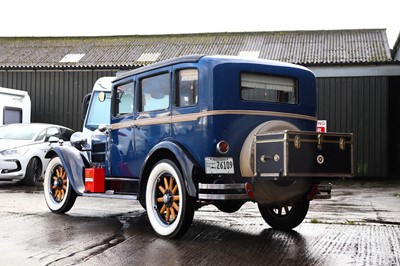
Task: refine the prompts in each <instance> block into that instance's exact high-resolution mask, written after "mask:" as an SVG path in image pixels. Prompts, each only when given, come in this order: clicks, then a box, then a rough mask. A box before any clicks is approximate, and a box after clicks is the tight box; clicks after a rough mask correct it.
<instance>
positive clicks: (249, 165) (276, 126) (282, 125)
mask: <svg viewBox="0 0 400 266" xmlns="http://www.w3.org/2000/svg"><path fill="white" fill-rule="evenodd" d="M282 130H299V129H298V128H297V127H296V126H295V125H293V124H291V123H289V122H286V121H282V120H273V121H268V122H265V123H262V124H261V125H259V126H257V127H256V128H255V129H253V130H252V131H251V132H250V134H249V135H248V136H247V138H246V140H245V141H244V143H243V146H242V150H241V152H240V173H241V174H242V176H243V177H254V171H253V167H254V154H253V151H254V136H255V135H256V134H263V133H268V132H273V131H282Z"/></svg>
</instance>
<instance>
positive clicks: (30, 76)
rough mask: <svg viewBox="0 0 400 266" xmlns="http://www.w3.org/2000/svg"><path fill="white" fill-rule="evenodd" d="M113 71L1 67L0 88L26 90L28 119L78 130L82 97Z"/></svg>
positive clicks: (80, 127) (113, 73) (79, 128)
mask: <svg viewBox="0 0 400 266" xmlns="http://www.w3.org/2000/svg"><path fill="white" fill-rule="evenodd" d="M116 72H117V71H116V70H35V71H33V70H32V71H29V70H4V71H0V87H7V88H11V89H17V90H23V91H27V92H28V93H29V95H30V97H31V102H32V115H31V121H32V122H45V123H54V124H60V125H64V126H67V127H69V128H72V129H74V130H79V131H82V123H83V121H82V120H81V109H82V106H81V105H82V99H83V96H84V95H86V94H87V93H90V92H91V90H92V88H93V85H94V83H95V81H96V80H97V79H98V78H100V77H103V76H115V74H116Z"/></svg>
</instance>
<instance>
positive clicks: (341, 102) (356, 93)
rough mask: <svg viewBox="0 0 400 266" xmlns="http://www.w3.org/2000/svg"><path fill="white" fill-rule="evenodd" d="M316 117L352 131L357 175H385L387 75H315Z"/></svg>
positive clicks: (335, 127)
mask: <svg viewBox="0 0 400 266" xmlns="http://www.w3.org/2000/svg"><path fill="white" fill-rule="evenodd" d="M317 83H318V112H317V113H318V119H322V120H327V121H328V131H331V132H335V131H336V132H352V133H354V140H355V143H354V148H355V149H354V166H355V169H354V170H355V174H356V175H357V176H371V177H386V176H388V138H387V136H388V104H387V103H388V78H387V77H375V76H374V77H333V78H318V82H317Z"/></svg>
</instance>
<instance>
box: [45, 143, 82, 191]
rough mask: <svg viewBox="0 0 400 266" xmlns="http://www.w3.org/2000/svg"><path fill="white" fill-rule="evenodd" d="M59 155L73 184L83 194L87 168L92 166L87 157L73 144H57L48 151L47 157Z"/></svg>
mask: <svg viewBox="0 0 400 266" xmlns="http://www.w3.org/2000/svg"><path fill="white" fill-rule="evenodd" d="M54 156H58V157H59V158H60V160H61V163H62V165H63V167H64V169H65V171H66V172H67V176H68V177H69V178H70V181H71V186H72V188H73V189H74V190H75V192H76V193H77V194H78V195H79V196H81V195H82V194H83V192H84V191H85V183H84V178H85V168H86V167H89V166H90V163H89V161H88V160H87V159H86V157H85V156H84V155H83V154H82V153H81V152H80V151H79V150H78V149H76V148H74V147H72V146H56V147H53V148H52V149H51V150H50V151H48V152H47V153H46V156H45V157H46V158H52V157H54Z"/></svg>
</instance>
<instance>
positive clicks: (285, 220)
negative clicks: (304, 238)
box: [258, 199, 310, 230]
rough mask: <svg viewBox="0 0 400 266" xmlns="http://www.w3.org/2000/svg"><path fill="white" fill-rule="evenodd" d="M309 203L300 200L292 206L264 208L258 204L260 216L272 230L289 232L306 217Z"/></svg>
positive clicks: (264, 206) (305, 200)
mask: <svg viewBox="0 0 400 266" xmlns="http://www.w3.org/2000/svg"><path fill="white" fill-rule="evenodd" d="M309 206H310V201H309V200H308V199H302V200H300V201H299V202H297V203H295V204H293V205H286V206H274V207H271V206H266V205H263V204H258V209H259V211H260V213H261V216H262V217H263V218H264V220H265V221H266V222H267V224H268V225H270V226H271V227H272V228H274V229H278V230H291V229H293V228H295V227H296V226H298V225H299V224H301V222H302V221H303V220H304V218H305V217H306V215H307V212H308V207H309Z"/></svg>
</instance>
